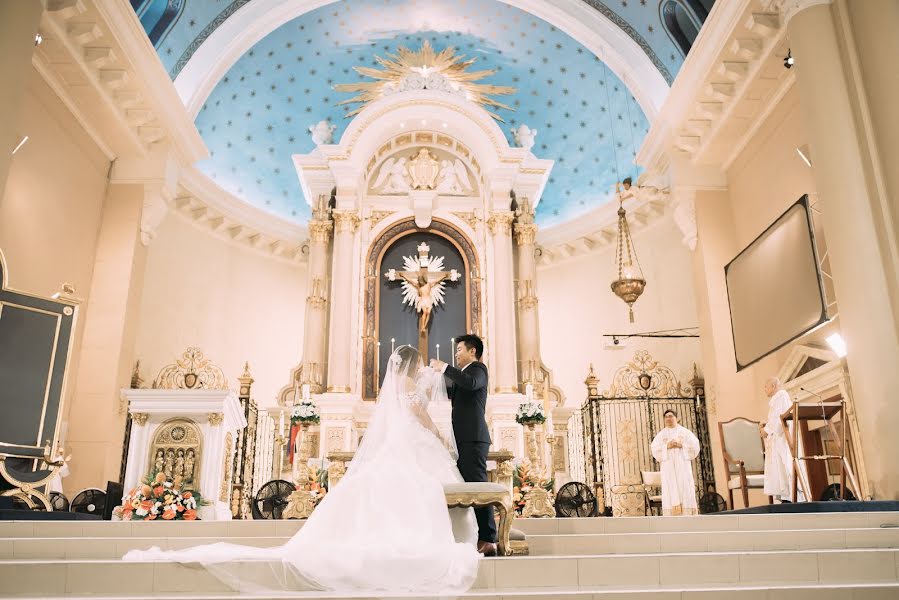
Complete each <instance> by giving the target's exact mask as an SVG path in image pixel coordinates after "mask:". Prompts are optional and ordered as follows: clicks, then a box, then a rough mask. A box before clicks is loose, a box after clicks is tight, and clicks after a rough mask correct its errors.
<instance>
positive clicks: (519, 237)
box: [515, 223, 537, 246]
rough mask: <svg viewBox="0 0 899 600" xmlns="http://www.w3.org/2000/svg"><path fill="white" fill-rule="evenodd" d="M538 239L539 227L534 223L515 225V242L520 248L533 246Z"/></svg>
mask: <svg viewBox="0 0 899 600" xmlns="http://www.w3.org/2000/svg"><path fill="white" fill-rule="evenodd" d="M536 239H537V225H535V224H533V223H516V224H515V241H516V242H518V245H519V246H530V245H533V243H534V241H535V240H536Z"/></svg>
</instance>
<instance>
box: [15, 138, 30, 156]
mask: <svg viewBox="0 0 899 600" xmlns="http://www.w3.org/2000/svg"><path fill="white" fill-rule="evenodd" d="M27 141H28V136H27V135H26V136H25V137H23V138H22V141H21V142H19V144H18V145H17V146H16V147H15V148H13V149H12V153H13V154H15V153H16V152H18V151H19V148H21V147H22V146H24V145H25V142H27Z"/></svg>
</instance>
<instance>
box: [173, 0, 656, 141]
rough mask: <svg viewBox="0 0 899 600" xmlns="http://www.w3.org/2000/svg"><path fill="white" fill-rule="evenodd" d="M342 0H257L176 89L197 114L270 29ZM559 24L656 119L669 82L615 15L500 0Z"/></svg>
mask: <svg viewBox="0 0 899 600" xmlns="http://www.w3.org/2000/svg"><path fill="white" fill-rule="evenodd" d="M335 1H336V0H287V1H285V0H256V1H254V2H248V3H247V4H245V5H244V6H242V7H241V8H240V9H239V10H237V11H236V12H235V13H234V14H233V15H231V16H230V17H229V18H228V19H227V20H225V22H224V23H222V24H221V25H220V26H219V27H218V28H217V29H216V30H215V31H213V32H212V34H211V35H210V36H209V37H208V38H207V39H206V41H204V42H203V44H201V45H200V47H199V48H197V51H196V52H195V53H194V54H193V56H191V58H190V60H189V61H188V62H187V64H186V65H185V66H184V68H183V69H182V70H181V72H180V73H179V74H178V76H177V77H176V78H175V89H177V90H178V95H179V96H180V97H181V101H182V102H184V105H185V106H186V107H187V110H188V112H189V113H190V115H191V117H193V118H196V116H197V113H199V112H200V109H201V108H202V106H203V103H204V102H206V99H207V98H208V97H209V94H211V93H212V90H213V89H214V88H215V86H216V84H217V83H218V82H219V80H221V78H222V77H224V76H225V73H227V72H228V70H229V69H230V68H231V67H232V66H233V65H234V63H235V62H237V60H238V59H239V58H240V57H241V56H243V54H244V53H245V52H247V51H248V50H249V49H250V48H252V47H253V45H254V44H256V43H257V42H258V41H259V40H261V39H262V38H264V37H265V36H266V35H268V34H269V33H271V32H272V31H274V30H275V29H277V28H278V27H280V26H281V25H283V24H284V23H287V22H288V21H291V20H292V19H295V18H296V17H299V16H300V15H303V14H305V13H307V12H309V11H311V10H315V9H316V8H319V7H321V6H325V5H328V4H332V3H333V2H335ZM499 1H500V2H503V3H505V4H509V5H510V6H514V7H515V8H518V9H520V10H522V11H525V12H527V13H530V14H532V15H534V16H535V17H538V18H540V19H542V20H544V21H546V22H547V23H549V24H551V25H553V26H555V27H557V28H558V29H560V30H562V31H564V32H565V33H566V34H568V35H569V36H571V37H572V38H573V39H574V40H576V41H577V42H579V43H580V44H581V45H583V46H584V47H585V48H587V49H588V50H590V51H591V52H592V53H594V54H595V55H596V56H598V57H599V58H600V59H601V60H602V61H603V62H604V63H605V64H606V65H608V67H609V69H611V70H612V72H613V73H615V75H617V76H618V78H619V79H621V81H623V82H624V84H625V85H626V86H627V87H628V89H630V91H631V93H632V94H633V95H634V98H636V100H637V102H638V103H639V104H640V107H641V108H642V109H643V112H644V114H645V115H646V118H647V119H648V120H649V121H650V123H651V122H652V121H653V120H654V119H655V116H656V115H657V114H658V112H659V109H660V108H661V106H662V103H663V102H664V100H665V98H666V96H667V95H668V90H669V89H670V88H669V87H668V84H667V83H666V82H665V78H664V77H662V74H661V73H659V71H658V69H656V67H655V66H654V65H653V64H652V61H651V60H650V59H649V57H648V56H646V53H645V52H643V49H642V48H640V46H639V45H638V44H637V43H636V42H635V41H634V40H633V39H631V37H630V36H628V35H627V34H626V33H625V32H624V31H622V30H621V28H619V27H618V26H617V25H615V24H614V23H613V22H612V21H610V20H609V19H608V18H606V17H605V16H603V15H602V13H600V12H599V11H597V10H595V9H593V8H591V7H590V6H588V5H587V4H586V3H584V2H582V1H581V0H499Z"/></svg>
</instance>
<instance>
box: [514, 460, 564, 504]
mask: <svg viewBox="0 0 899 600" xmlns="http://www.w3.org/2000/svg"><path fill="white" fill-rule="evenodd" d="M554 485H555V482H554V481H553V480H552V479H541V478H539V477H537V476H534V475H532V474H531V471H530V470H529V469H528V465H526V464H524V463H522V464H520V465H518V466H517V467H515V471H514V472H513V473H512V506H513V507H514V508H515V512H516V513H517V514H519V515H520V514H522V513H523V512H524V505H525V502H526V500H527V495H528V492H529V491H531V490H532V489H533V488H543V489H544V490H546V491H547V492H549V494H550V496H552V493H553V486H554Z"/></svg>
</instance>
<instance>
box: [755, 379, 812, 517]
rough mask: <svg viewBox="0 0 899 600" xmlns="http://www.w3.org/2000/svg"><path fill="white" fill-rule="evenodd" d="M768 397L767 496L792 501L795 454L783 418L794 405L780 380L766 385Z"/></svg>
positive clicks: (766, 435)
mask: <svg viewBox="0 0 899 600" xmlns="http://www.w3.org/2000/svg"><path fill="white" fill-rule="evenodd" d="M765 395H766V396H768V418H767V421H766V422H765V426H764V427H763V428H762V437H764V438H765V494H766V495H767V496H774V497H776V498H779V499H780V501H781V502H792V501H793V454H792V452H790V444H789V443H788V442H787V437H786V436H787V435H791V434H792V432H791V431H790V430H792V427H791V428H790V430H788V431H785V430H784V426H783V422H782V421H781V420H780V416H781V415H782V414H784V413H785V412H787V411H788V410H789V409H790V408H792V406H793V400H792V399H791V398H790V394H788V393H787V391H786V390H785V389H783V387H782V386H781V384H780V380H779V379H778V378H777V377H772V378H770V379H769V380H768V381H767V382H765ZM801 499H802V498H800V500H801Z"/></svg>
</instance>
